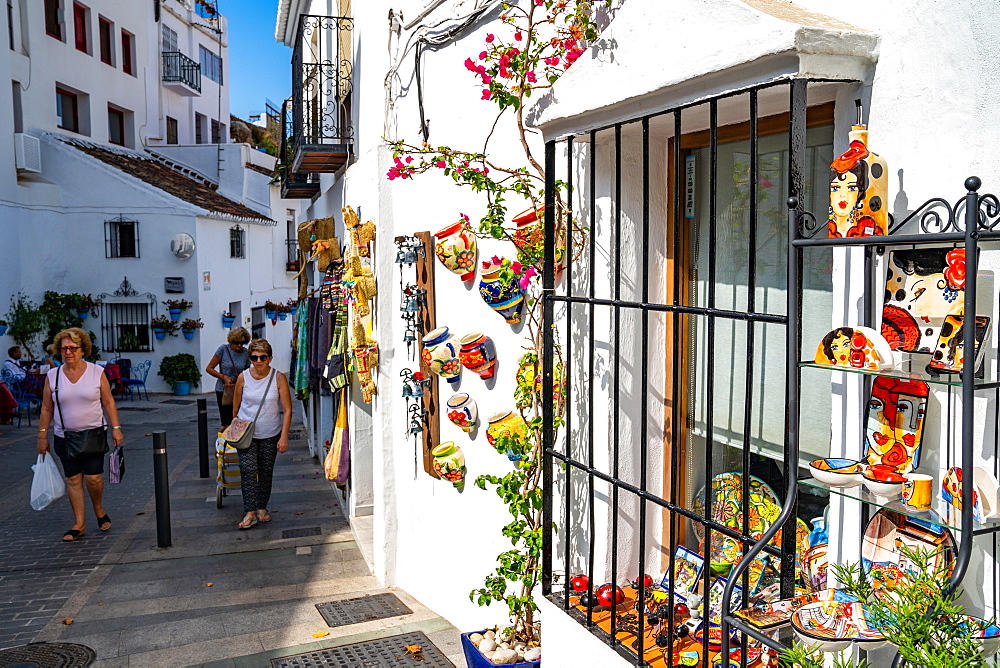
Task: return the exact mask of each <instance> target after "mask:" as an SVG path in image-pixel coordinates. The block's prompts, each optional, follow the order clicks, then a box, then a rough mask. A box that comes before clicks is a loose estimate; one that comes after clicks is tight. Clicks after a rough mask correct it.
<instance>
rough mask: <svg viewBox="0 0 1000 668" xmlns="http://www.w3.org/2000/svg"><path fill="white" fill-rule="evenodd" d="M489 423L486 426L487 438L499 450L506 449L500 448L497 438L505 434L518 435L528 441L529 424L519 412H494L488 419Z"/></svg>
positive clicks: (523, 440) (520, 438) (522, 439)
mask: <svg viewBox="0 0 1000 668" xmlns="http://www.w3.org/2000/svg"><path fill="white" fill-rule="evenodd" d="M486 421H487V422H488V423H489V425H490V426H489V427H487V428H486V440H487V441H489V443H490V445H492V446H493V447H494V448H496V449H497V452H504V451H505V450H500V446H499V445H497V439H499V438H502V437H504V436H516V437H519V440H521V441H522V442H526V441H527V439H528V424H527V423H526V422H525V421H524V418H523V417H521V415H520V414H519V413H515V412H514V411H502V412H500V413H494V414H493V415H491V416H490V417H489V418H487V420H486Z"/></svg>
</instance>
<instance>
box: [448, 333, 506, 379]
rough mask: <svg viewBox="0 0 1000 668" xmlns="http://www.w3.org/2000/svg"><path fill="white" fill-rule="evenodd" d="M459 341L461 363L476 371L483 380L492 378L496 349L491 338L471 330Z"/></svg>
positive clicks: (494, 368) (495, 361) (494, 370)
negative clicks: (460, 345)
mask: <svg viewBox="0 0 1000 668" xmlns="http://www.w3.org/2000/svg"><path fill="white" fill-rule="evenodd" d="M459 343H461V344H462V348H461V349H460V350H459V352H458V357H459V359H460V360H462V365H463V366H464V367H465V368H466V369H468V370H469V371H474V372H475V373H478V374H479V377H480V378H482V379H483V380H486V379H488V378H492V377H493V374H495V373H496V366H497V350H496V347H495V346H494V345H493V339H491V338H490V337H488V336H486V335H485V334H483V333H482V332H472V333H471V334H466V335H465V336H463V337H462V338H461V339H459Z"/></svg>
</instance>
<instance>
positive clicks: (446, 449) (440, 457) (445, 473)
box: [431, 441, 465, 488]
mask: <svg viewBox="0 0 1000 668" xmlns="http://www.w3.org/2000/svg"><path fill="white" fill-rule="evenodd" d="M431 455H433V456H434V461H433V462H432V463H431V466H432V467H433V468H434V472H435V473H437V474H438V475H439V476H441V479H442V480H447V481H448V482H450V483H451V484H452V485H454V486H455V487H457V488H461V487H463V486H464V485H465V454H464V453H463V452H462V448H460V447H458V446H457V445H455V442H454V441H445V442H444V443H442V444H441V445H439V446H437V447H436V448H434V449H433V450H431Z"/></svg>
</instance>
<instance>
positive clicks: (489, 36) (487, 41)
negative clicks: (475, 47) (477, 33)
mask: <svg viewBox="0 0 1000 668" xmlns="http://www.w3.org/2000/svg"><path fill="white" fill-rule="evenodd" d="M494 39H496V38H495V37H494V36H493V33H490V34H489V35H487V36H486V43H487V44H492V43H493V40H494Z"/></svg>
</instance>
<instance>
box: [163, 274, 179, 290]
mask: <svg viewBox="0 0 1000 668" xmlns="http://www.w3.org/2000/svg"><path fill="white" fill-rule="evenodd" d="M163 291H164V292H184V278H183V277H181V276H167V277H165V278H164V279H163Z"/></svg>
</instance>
